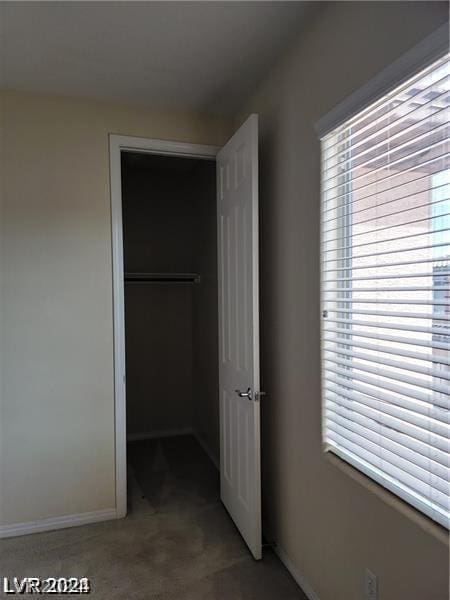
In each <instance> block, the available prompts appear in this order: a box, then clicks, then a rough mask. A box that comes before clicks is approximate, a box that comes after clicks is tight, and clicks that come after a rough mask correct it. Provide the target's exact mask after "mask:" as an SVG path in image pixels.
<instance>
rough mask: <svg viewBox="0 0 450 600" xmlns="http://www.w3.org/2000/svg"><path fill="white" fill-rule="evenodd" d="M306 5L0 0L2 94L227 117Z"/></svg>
mask: <svg viewBox="0 0 450 600" xmlns="http://www.w3.org/2000/svg"><path fill="white" fill-rule="evenodd" d="M312 10H313V3H311V2H300V1H297V2H284V1H265V2H259V1H247V2H233V1H225V2H207V1H201V2H108V1H106V2H39V1H38V2H36V1H33V2H1V3H0V36H1V37H0V44H1V46H0V56H1V58H0V61H1V63H0V87H2V88H4V89H17V90H28V91H37V92H46V93H57V94H63V95H70V96H80V97H87V98H98V99H108V100H115V101H120V102H128V103H133V104H143V105H150V106H152V107H153V108H164V109H170V110H183V111H199V112H208V113H212V114H218V115H231V114H233V112H234V111H235V110H237V108H238V107H239V105H240V103H241V102H242V101H243V100H244V99H245V97H246V96H247V94H249V93H250V92H251V90H252V89H253V88H254V87H255V85H256V84H257V83H258V82H259V80H260V79H261V77H262V76H263V74H264V73H265V71H266V70H267V68H268V67H269V66H270V65H271V64H272V63H273V62H274V60H275V59H276V57H277V56H278V55H279V54H280V53H281V52H282V51H283V49H284V48H285V47H286V46H287V45H288V44H289V42H290V41H291V39H292V38H293V37H294V36H295V34H296V32H298V30H299V28H300V27H302V25H303V23H304V21H305V20H306V18H307V15H309V12H310V11H312Z"/></svg>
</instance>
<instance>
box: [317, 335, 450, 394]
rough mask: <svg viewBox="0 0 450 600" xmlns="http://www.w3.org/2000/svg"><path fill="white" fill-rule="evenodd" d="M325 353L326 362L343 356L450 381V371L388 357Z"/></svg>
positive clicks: (331, 351)
mask: <svg viewBox="0 0 450 600" xmlns="http://www.w3.org/2000/svg"><path fill="white" fill-rule="evenodd" d="M334 346H337V343H336V342H335V341H334ZM324 353H325V354H324V357H325V360H337V359H336V358H335V357H336V355H338V356H341V355H343V356H348V357H350V358H355V359H357V360H358V359H359V360H367V361H371V362H373V363H375V364H379V365H383V366H388V367H393V368H394V369H399V370H403V371H412V372H413V373H422V374H423V375H426V376H428V377H435V378H439V379H443V380H446V381H450V370H449V371H448V372H446V371H444V370H442V371H439V370H438V369H431V368H429V367H422V366H421V365H418V364H417V362H414V363H412V362H409V363H407V362H403V361H399V360H392V359H390V358H387V357H386V356H383V357H379V356H377V355H375V356H374V355H373V354H364V353H363V352H354V351H353V350H346V349H344V348H339V349H336V348H334V349H333V350H329V349H327V348H326V347H324ZM427 362H428V361H427ZM351 364H353V363H351ZM402 380H403V379H402ZM425 387H426V386H425ZM448 389H449V388H448V387H447V388H446V389H445V391H446V392H447V391H448Z"/></svg>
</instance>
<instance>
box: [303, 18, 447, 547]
mask: <svg viewBox="0 0 450 600" xmlns="http://www.w3.org/2000/svg"><path fill="white" fill-rule="evenodd" d="M448 52H449V33H448V23H447V24H445V25H443V26H441V27H440V28H439V29H437V30H436V31H434V32H433V33H432V34H430V35H429V36H427V37H426V38H425V39H424V40H422V42H420V43H419V44H417V45H416V46H414V47H413V48H412V49H411V50H409V51H408V52H406V53H405V54H404V55H402V56H401V57H400V58H398V59H397V60H395V61H394V62H393V63H392V64H390V65H389V66H388V67H386V68H385V69H383V70H382V71H381V72H379V73H378V74H377V75H376V76H375V77H374V78H372V79H371V80H370V81H368V82H367V83H366V84H365V85H364V86H362V87H361V88H360V89H358V90H357V91H355V92H354V93H353V94H351V95H350V96H349V97H347V98H345V99H344V100H343V101H342V102H340V103H339V104H338V105H337V106H336V107H335V108H333V109H332V110H331V111H330V112H328V113H327V114H326V115H324V116H323V117H322V118H321V119H320V120H319V121H318V122H317V123H316V126H315V129H316V132H317V134H318V137H319V139H321V138H323V137H325V136H326V135H327V134H328V133H330V132H331V131H333V130H334V129H336V128H338V127H339V126H340V125H342V124H343V123H345V122H346V121H348V120H350V119H351V118H352V117H353V116H355V115H356V114H358V113H360V112H362V111H364V110H365V109H366V108H368V107H369V106H370V105H371V104H373V103H375V102H377V101H378V100H380V99H381V98H383V97H384V96H385V95H387V94H389V93H391V92H392V91H393V90H394V89H395V88H397V87H399V86H401V85H402V83H404V82H406V81H407V80H408V79H410V78H411V77H414V75H415V74H417V73H419V72H420V71H421V70H423V69H425V68H426V67H428V66H429V65H431V64H432V63H433V62H435V61H437V60H439V59H440V58H442V57H443V56H445V54H446V53H448ZM320 160H321V165H322V152H320ZM347 184H348V182H347V183H345V182H339V185H347ZM320 191H321V197H320V202H322V192H323V190H322V177H321V184H320ZM322 241H323V240H322V224H321V226H320V242H319V252H320V257H321V261H320V263H321V269H322ZM350 261H351V259H350ZM349 269H351V266H350V267H349ZM322 298H323V286H322V274H321V277H320V310H321V311H322ZM324 321H325V319H324V318H323V315H322V312H321V314H320V353H321V356H320V369H321V410H322V419H321V432H322V444H323V446H322V448H323V453H324V455H325V456H326V458H327V459H328V460H329V461H330V462H331V463H333V464H335V465H337V466H338V467H339V468H340V469H341V470H343V471H344V472H347V473H348V474H349V475H350V476H352V478H353V479H356V480H358V481H360V482H361V483H363V485H364V486H365V487H366V488H368V489H370V490H371V491H373V492H375V493H376V494H377V495H378V496H380V497H382V498H383V499H384V500H385V501H387V502H388V503H389V504H393V505H394V506H396V507H397V508H401V510H402V512H406V514H408V515H409V516H412V517H413V520H414V521H416V522H418V523H419V524H420V525H421V526H422V527H423V528H424V529H426V530H427V531H430V530H431V531H433V532H434V533H436V534H437V537H439V538H440V539H441V540H445V541H446V543H447V544H448V529H447V528H446V527H445V526H444V525H441V524H439V523H438V522H436V521H434V520H433V519H432V518H431V517H430V516H428V515H427V514H426V513H424V512H422V511H421V510H420V509H419V508H417V507H416V506H415V505H414V504H413V503H409V502H408V500H406V499H405V498H404V497H401V496H399V495H397V494H396V493H395V492H393V491H391V490H389V488H388V487H386V486H385V485H384V484H383V482H381V481H377V479H376V478H375V477H374V476H373V473H371V474H369V473H366V472H364V470H363V469H361V468H359V466H355V465H354V464H353V463H352V462H350V461H348V459H347V458H345V457H342V456H340V455H339V453H336V452H335V451H334V449H330V448H329V447H328V446H327V445H326V443H325V440H324V433H325V410H324V404H325V399H324V394H323V386H324V374H325V369H324V368H323V356H324V348H323V337H324V332H323V328H324Z"/></svg>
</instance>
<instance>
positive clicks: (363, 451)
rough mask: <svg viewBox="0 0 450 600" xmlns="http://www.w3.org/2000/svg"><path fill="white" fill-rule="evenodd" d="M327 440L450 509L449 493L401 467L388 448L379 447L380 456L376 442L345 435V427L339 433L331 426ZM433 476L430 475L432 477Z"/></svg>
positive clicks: (350, 433) (354, 435)
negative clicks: (375, 449) (375, 447)
mask: <svg viewBox="0 0 450 600" xmlns="http://www.w3.org/2000/svg"><path fill="white" fill-rule="evenodd" d="M327 440H331V441H334V442H336V443H337V444H339V445H340V446H342V447H343V448H348V449H349V450H351V451H352V452H353V453H354V454H356V456H360V457H361V458H363V459H364V460H366V461H367V462H369V463H370V464H372V465H374V466H376V467H378V468H379V469H380V470H382V471H385V472H386V473H387V474H388V475H390V476H391V477H393V478H394V479H396V480H397V481H400V482H401V483H403V484H404V485H407V486H408V487H410V488H411V489H412V490H414V491H416V492H417V493H419V494H421V495H422V496H425V497H429V498H430V499H432V500H433V502H434V503H436V504H437V505H438V506H440V507H441V508H443V509H444V510H449V504H450V501H449V497H448V494H447V493H443V492H442V491H440V490H438V489H436V488H434V486H432V485H430V484H427V483H425V482H424V481H422V480H421V479H419V478H418V477H415V476H413V475H411V474H410V473H408V472H406V471H403V469H402V467H399V466H398V464H395V463H401V460H400V458H399V457H395V455H393V454H392V453H389V452H388V451H387V450H384V448H381V447H380V448H379V454H380V456H378V455H377V453H376V452H374V450H373V446H375V444H372V443H371V442H369V440H366V439H364V438H361V436H358V435H357V434H355V433H352V432H348V434H347V435H346V436H344V435H343V429H340V433H337V432H336V431H335V428H333V427H331V426H330V428H329V431H328V435H327ZM389 459H390V460H389ZM391 461H393V462H391ZM431 478H432V476H430V479H431Z"/></svg>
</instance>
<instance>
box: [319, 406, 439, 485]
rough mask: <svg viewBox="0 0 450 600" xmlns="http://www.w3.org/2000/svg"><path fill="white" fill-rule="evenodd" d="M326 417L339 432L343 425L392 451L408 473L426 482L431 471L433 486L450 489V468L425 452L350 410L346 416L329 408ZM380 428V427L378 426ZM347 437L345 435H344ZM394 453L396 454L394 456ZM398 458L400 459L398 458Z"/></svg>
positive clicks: (393, 457)
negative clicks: (382, 430)
mask: <svg viewBox="0 0 450 600" xmlns="http://www.w3.org/2000/svg"><path fill="white" fill-rule="evenodd" d="M325 418H326V419H327V420H328V422H330V423H334V424H335V425H336V431H337V433H341V429H340V427H339V426H342V427H343V428H344V429H345V430H347V431H351V432H352V433H355V434H357V435H359V436H360V437H362V438H364V439H366V440H368V441H370V442H372V444H374V445H375V448H376V446H379V447H380V448H382V449H384V450H387V451H388V452H390V453H392V454H391V455H390V459H391V460H390V462H392V463H393V464H397V465H398V466H400V467H401V468H402V469H403V470H404V471H405V472H406V473H409V474H410V475H412V476H414V477H417V478H418V479H420V480H421V481H423V482H424V483H430V484H431V482H430V473H431V475H432V479H433V483H432V486H433V487H434V488H435V489H438V490H439V491H441V492H443V493H444V494H445V493H446V492H448V491H449V485H450V484H449V481H450V470H449V468H448V467H447V466H444V465H442V464H440V463H438V462H435V461H433V460H431V459H430V458H428V457H427V456H424V455H423V454H421V453H419V452H416V451H415V450H412V449H411V448H408V447H407V446H403V445H402V444H399V443H397V442H396V441H394V440H392V439H391V438H388V437H385V436H384V435H382V434H380V433H379V431H377V429H376V424H375V428H374V427H373V426H372V425H371V424H370V423H368V422H367V420H366V421H364V420H363V421H362V423H363V424H362V423H360V422H359V420H358V419H356V420H355V419H354V418H352V414H351V413H350V412H349V413H348V414H347V415H346V416H345V415H343V414H340V413H336V412H334V411H333V410H329V411H328V412H327V414H326V415H325ZM378 429H380V428H378ZM344 437H345V435H344ZM392 455H394V456H392ZM396 458H398V459H400V460H398V461H397V460H396Z"/></svg>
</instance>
